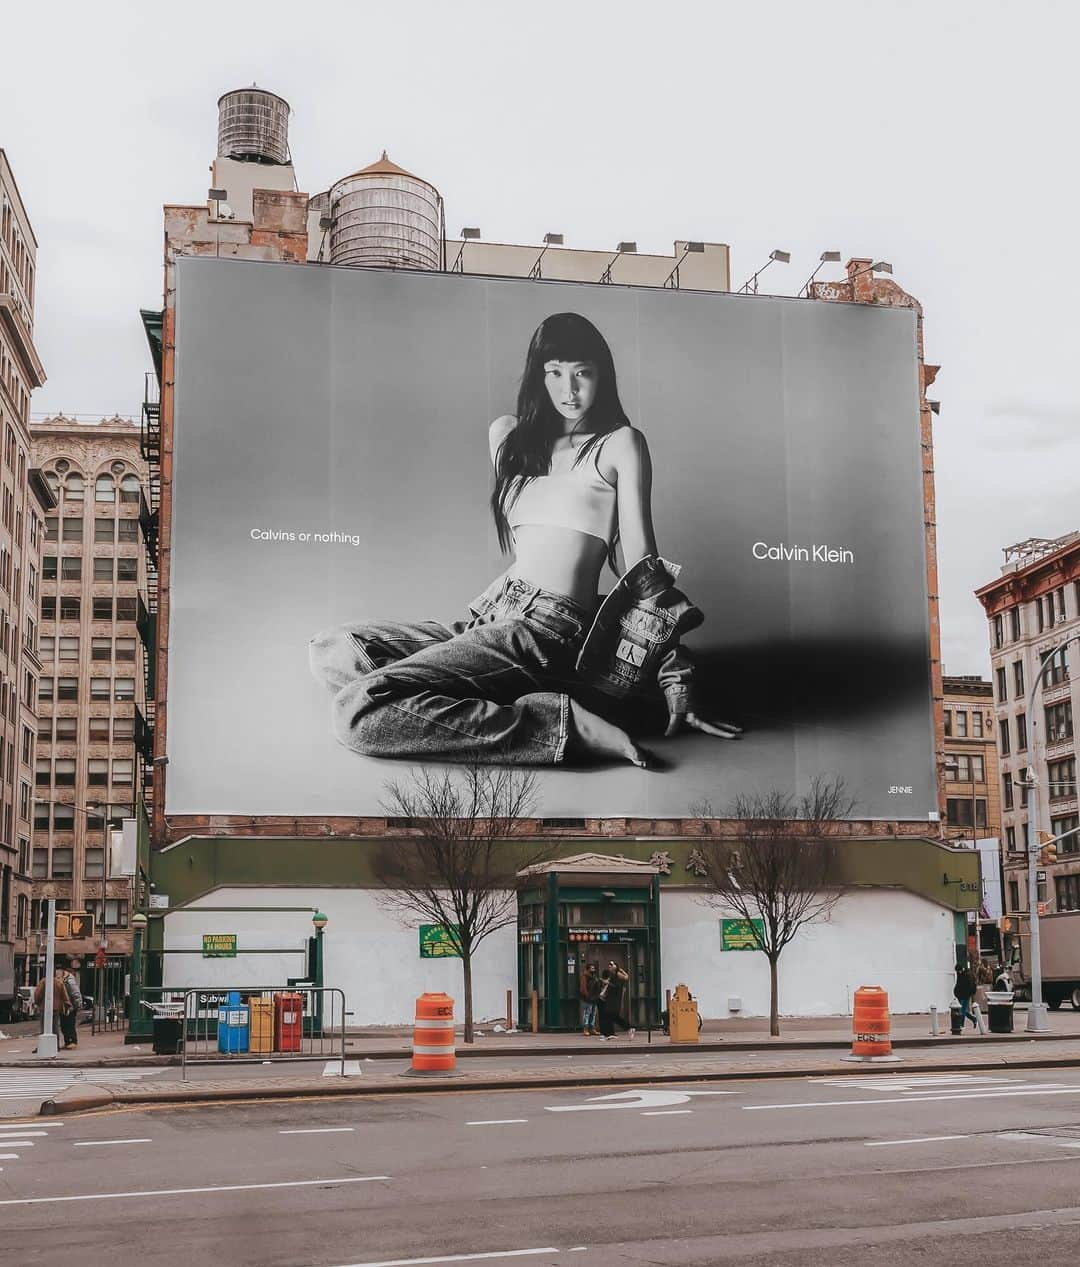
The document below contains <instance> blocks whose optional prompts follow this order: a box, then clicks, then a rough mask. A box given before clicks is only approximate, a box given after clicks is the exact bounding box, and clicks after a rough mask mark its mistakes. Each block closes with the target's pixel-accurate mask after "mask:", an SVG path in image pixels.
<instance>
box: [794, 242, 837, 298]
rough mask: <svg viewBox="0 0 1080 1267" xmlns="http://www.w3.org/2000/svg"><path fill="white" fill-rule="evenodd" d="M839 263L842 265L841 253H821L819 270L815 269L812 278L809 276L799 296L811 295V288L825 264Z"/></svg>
mask: <svg viewBox="0 0 1080 1267" xmlns="http://www.w3.org/2000/svg"><path fill="white" fill-rule="evenodd" d="M839 263H840V252H839V251H822V252H821V256H820V258H819V259H818V265H817V268H815V269H814V271H813V272H812V273H811V274H810V276H809V277H808V278H807V279H806V281H805V282H804V283H803V286H802V289H801V290H800V291H799V294H800V295H809V294H810V287H811V286H812V285H813V284H814V281H815V279H816V277H817V275H818V273H820V272H821V266H822V265H823V264H839Z"/></svg>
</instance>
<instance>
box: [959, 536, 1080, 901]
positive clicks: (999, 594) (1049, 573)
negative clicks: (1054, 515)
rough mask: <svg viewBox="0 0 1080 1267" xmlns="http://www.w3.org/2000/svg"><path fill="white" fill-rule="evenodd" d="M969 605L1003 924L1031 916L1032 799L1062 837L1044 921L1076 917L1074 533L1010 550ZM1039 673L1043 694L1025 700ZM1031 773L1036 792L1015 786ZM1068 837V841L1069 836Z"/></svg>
mask: <svg viewBox="0 0 1080 1267" xmlns="http://www.w3.org/2000/svg"><path fill="white" fill-rule="evenodd" d="M976 596H977V597H978V599H979V601H980V602H981V603H982V605H983V607H984V609H985V611H986V615H987V620H988V622H989V632H990V658H991V665H992V683H993V690H994V710H995V720H996V726H997V733H996V740H997V748H998V756H999V758H1000V762H1001V805H1002V824H1003V829H1004V835H1003V845H1002V848H1003V856H1004V867H1005V907H1006V912H1007V913H1008V914H1012V913H1015V912H1018V911H1019V912H1023V911H1026V910H1027V909H1028V895H1027V853H1026V851H1027V847H1028V841H1029V839H1030V804H1029V797H1031V796H1038V798H1039V815H1038V817H1039V830H1040V832H1043V831H1045V832H1049V833H1050V834H1051V835H1052V836H1063V835H1064V836H1065V839H1063V840H1062V841H1061V842H1060V843H1059V844H1058V846H1057V862H1056V864H1054V865H1053V866H1050V867H1047V868H1044V869H1043V870H1044V871H1045V876H1046V879H1045V881H1044V882H1041V883H1040V886H1039V893H1040V897H1039V900H1040V901H1042V902H1045V907H1046V913H1048V914H1057V913H1059V912H1062V911H1076V910H1080V833H1076V832H1074V829H1075V828H1077V827H1080V808H1078V805H1080V803H1078V800H1077V785H1076V730H1075V720H1074V719H1075V718H1076V717H1077V716H1080V673H1074V672H1073V671H1072V670H1073V669H1074V668H1075V667H1076V666H1077V664H1080V532H1071V533H1067V534H1066V535H1065V536H1062V537H1058V538H1055V539H1053V540H1043V539H1034V538H1033V539H1030V540H1028V541H1023V542H1020V543H1019V544H1017V545H1015V546H1009V547H1008V548H1007V549H1006V550H1005V562H1004V566H1003V567H1002V569H1001V576H1000V577H999V578H998V579H997V580H995V581H991V582H990V583H989V584H988V585H984V586H983V587H982V588H981V589H980V590H978V591H977V594H976ZM1044 665H1046V673H1045V676H1044V677H1043V681H1042V686H1041V688H1040V689H1038V690H1036V692H1035V697H1034V709H1032V708H1031V707H1030V705H1031V693H1032V689H1033V687H1034V686H1035V683H1036V679H1037V677H1038V674H1039V671H1040V669H1041V668H1042V667H1043V666H1044ZM1029 770H1030V771H1031V772H1032V773H1033V774H1034V777H1035V780H1036V782H1037V787H1035V788H1033V789H1031V790H1030V791H1029V789H1028V788H1026V787H1022V786H1020V785H1021V784H1023V783H1025V782H1028V781H1029V780H1028V779H1026V778H1025V777H1024V773H1025V771H1029ZM1070 832H1073V833H1074V834H1072V835H1067V834H1066V833H1070Z"/></svg>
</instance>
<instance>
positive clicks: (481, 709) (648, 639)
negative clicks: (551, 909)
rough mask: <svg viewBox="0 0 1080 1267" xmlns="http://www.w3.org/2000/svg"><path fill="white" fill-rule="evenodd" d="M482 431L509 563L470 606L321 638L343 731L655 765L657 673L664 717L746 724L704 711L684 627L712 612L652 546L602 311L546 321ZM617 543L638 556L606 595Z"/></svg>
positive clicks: (350, 737)
mask: <svg viewBox="0 0 1080 1267" xmlns="http://www.w3.org/2000/svg"><path fill="white" fill-rule="evenodd" d="M489 446H490V454H491V461H492V464H493V466H494V468H495V486H494V491H493V492H492V495H491V512H492V515H493V516H494V520H495V528H496V532H497V533H498V538H499V544H500V546H501V547H502V549H503V551H504V552H505V553H510V552H511V551H512V552H513V555H514V561H513V563H512V564H511V565H510V567H509V568H508V569H507V570H506V572H505V573H504V574H503V575H502V576H500V577H499V578H498V579H497V580H495V581H494V582H493V583H492V584H491V585H490V586H489V587H488V588H487V589H486V590H485V591H484V593H483V594H481V595H480V596H479V597H478V598H477V599H475V600H474V601H473V602H472V603H470V605H469V612H470V618H469V619H468V620H466V621H463V622H458V623H456V624H454V625H452V626H446V625H442V624H438V623H436V622H422V623H420V624H402V623H399V622H387V621H379V620H375V621H364V622H360V623H355V624H350V625H345V626H342V627H339V628H337V629H334V630H331V631H329V632H328V633H324V634H321V635H319V636H318V637H316V638H315V639H313V641H312V643H311V664H312V670H313V672H314V673H315V675H316V677H318V678H319V679H320V680H322V681H324V682H325V683H326V684H327V685H328V686H329V688H330V690H331V692H332V694H333V697H334V699H333V722H334V730H335V734H336V735H337V737H338V739H339V740H340V741H341V742H342V743H343V744H345V745H346V746H347V747H349V748H352V749H353V750H354V751H357V752H360V753H363V754H365V755H367V756H378V757H402V758H434V759H444V760H445V759H451V760H453V759H454V758H457V759H459V760H463V761H464V760H468V761H481V762H489V763H500V764H503V763H505V764H522V765H526V764H528V765H556V764H561V763H581V762H584V761H596V760H615V761H629V762H632V763H633V764H634V765H637V766H640V767H643V768H644V767H647V766H648V765H649V764H650V763H651V761H650V755H649V754H648V753H647V752H646V751H645V750H644V749H643V748H641V747H640V746H639V745H638V744H637V743H636V742H635V740H634V739H633V738H631V735H630V733H629V731H628V729H627V726H632V721H633V718H634V713H635V711H638V712H640V709H639V708H638V707H637V705H638V702H639V701H640V700H641V698H642V697H644V696H648V695H650V694H651V695H653V696H654V697H655V696H656V695H657V693H658V691H662V692H663V695H664V697H665V699H666V703H667V710H668V719H669V720H668V725H667V733H668V734H674V733H675V732H676V731H677V730H679V729H680V728H681V727H683V726H687V727H689V728H691V729H695V730H699V731H703V732H705V733H707V734H711V735H715V736H717V737H719V738H724V739H732V738H737V737H738V735H739V733H740V732H739V729H738V727H735V726H730V725H727V724H723V723H712V722H708V721H706V720H704V719H703V718H701V717H700V716H698V715H697V713H696V712H695V711H694V707H693V701H692V696H691V690H690V686H691V677H692V669H691V666H690V662H689V659H688V657H687V655H686V652H685V651H684V650H683V649H682V648H681V647H680V645H679V637H680V635H681V634H682V633H684V632H686V630H688V629H691V628H694V627H695V626H696V625H698V624H700V623H701V621H702V619H703V617H702V615H701V613H700V612H699V611H698V609H697V608H696V607H694V606H693V604H692V603H691V602H690V601H689V600H688V599H687V598H686V596H685V595H684V594H682V593H681V591H679V590H678V589H676V588H675V584H674V582H675V579H676V578H677V576H678V568H677V567H675V566H674V565H672V564H669V563H667V562H665V561H664V560H662V559H660V558H659V557H658V555H657V552H656V539H655V535H654V532H653V523H652V467H651V463H650V459H649V448H648V445H647V443H646V441H645V437H644V436H643V435H642V433H641V432H640V431H638V430H636V429H635V428H634V427H632V426H631V424H630V420H629V419H628V418H627V416H626V413H625V411H624V410H623V407H622V404H621V402H620V400H619V392H618V386H617V380H616V374H615V363H614V360H613V358H612V355H611V350H610V348H609V347H608V345H607V342H606V340H605V339H604V336H603V335H602V334H601V333H600V331H599V330H598V329H597V328H596V326H594V325H593V324H592V322H591V321H589V320H588V319H587V318H585V317H583V316H580V315H579V314H577V313H573V312H564V313H557V314H555V315H553V316H550V317H547V318H546V319H545V320H544V321H542V322H541V324H540V326H539V327H538V328H537V330H536V332H535V333H534V334H533V336H532V340H531V341H530V343H529V349H528V353H527V355H526V359H525V370H524V373H523V375H522V379H521V386H520V390H519V392H518V400H517V412H516V414H514V415H512V416H511V415H508V416H504V417H501V418H497V419H496V420H495V421H494V422H493V423H492V424H491V427H490V429H489ZM616 547H618V548H619V550H620V551H621V553H622V557H623V560H624V561H625V562H626V563H627V564H632V565H633V566H631V567H629V568H628V570H627V571H625V572H624V574H623V575H622V577H621V578H620V579H619V582H618V584H617V585H616V586H615V588H614V589H613V590H612V592H611V593H610V594H608V595H607V596H606V598H605V599H604V600H603V602H602V603H601V602H600V600H599V597H598V593H599V583H600V577H601V573H602V572H603V568H604V564H605V562H608V563H610V564H611V567H612V569H613V571H616V573H617V567H616ZM615 717H618V718H619V720H620V721H622V722H623V723H624V724H622V725H620V724H617V723H616V721H615V720H613V718H615ZM627 718H629V719H630V721H627Z"/></svg>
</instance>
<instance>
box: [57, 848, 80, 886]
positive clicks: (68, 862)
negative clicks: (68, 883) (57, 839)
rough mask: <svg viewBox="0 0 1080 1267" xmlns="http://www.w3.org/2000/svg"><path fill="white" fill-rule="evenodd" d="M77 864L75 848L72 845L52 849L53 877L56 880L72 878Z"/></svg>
mask: <svg viewBox="0 0 1080 1267" xmlns="http://www.w3.org/2000/svg"><path fill="white" fill-rule="evenodd" d="M74 866H75V850H74V849H73V848H72V847H71V846H70V845H61V846H60V847H59V848H54V849H53V851H52V878H53V879H54V880H70V879H71V877H72V873H73V869H74Z"/></svg>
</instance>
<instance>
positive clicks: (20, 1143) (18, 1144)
mask: <svg viewBox="0 0 1080 1267" xmlns="http://www.w3.org/2000/svg"><path fill="white" fill-rule="evenodd" d="M0 1144H3V1145H4V1147H5V1148H33V1147H34V1141H33V1140H32V1139H23V1138H22V1136H21V1135H20V1136H19V1138H18V1139H8V1138H7V1137H5V1138H4V1139H2V1140H0Z"/></svg>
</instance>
